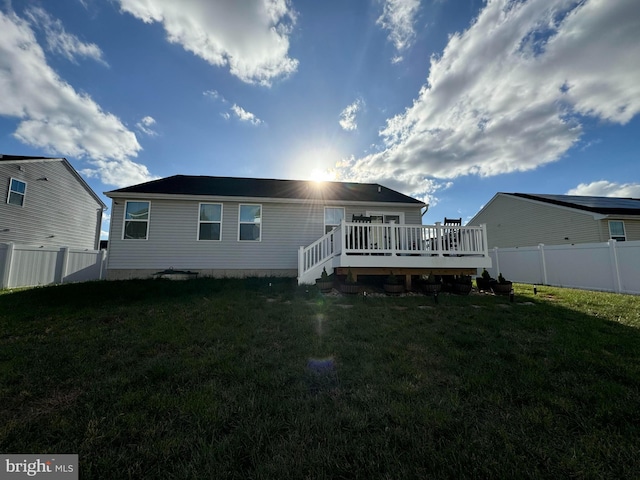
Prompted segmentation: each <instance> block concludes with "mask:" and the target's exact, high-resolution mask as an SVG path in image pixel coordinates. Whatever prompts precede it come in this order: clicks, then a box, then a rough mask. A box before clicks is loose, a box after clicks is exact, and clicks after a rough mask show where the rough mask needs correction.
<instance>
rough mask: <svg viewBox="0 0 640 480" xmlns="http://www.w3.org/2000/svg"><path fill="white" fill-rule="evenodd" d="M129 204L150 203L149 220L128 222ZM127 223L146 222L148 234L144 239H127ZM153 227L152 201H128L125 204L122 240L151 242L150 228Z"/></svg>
mask: <svg viewBox="0 0 640 480" xmlns="http://www.w3.org/2000/svg"><path fill="white" fill-rule="evenodd" d="M129 203H148V204H149V208H148V209H147V218H146V219H145V220H136V219H128V220H127V205H128V204H129ZM127 222H145V223H146V224H147V234H146V236H145V237H144V238H126V237H125V232H126V226H127ZM150 226H151V201H150V200H126V201H125V202H124V211H123V212H122V240H127V241H133V242H135V241H141V240H143V241H146V240H149V228H150Z"/></svg>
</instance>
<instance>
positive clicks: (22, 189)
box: [7, 178, 27, 207]
mask: <svg viewBox="0 0 640 480" xmlns="http://www.w3.org/2000/svg"><path fill="white" fill-rule="evenodd" d="M26 191H27V184H26V183H25V182H23V181H22V180H16V179H15V178H12V179H11V180H10V182H9V195H7V203H10V204H11V205H18V206H20V207H21V206H22V205H24V196H25V194H26Z"/></svg>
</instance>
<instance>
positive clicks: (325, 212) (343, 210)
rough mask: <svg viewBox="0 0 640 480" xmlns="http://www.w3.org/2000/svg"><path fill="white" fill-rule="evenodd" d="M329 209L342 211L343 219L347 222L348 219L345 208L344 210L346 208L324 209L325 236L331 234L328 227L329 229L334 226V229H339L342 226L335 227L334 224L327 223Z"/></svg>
mask: <svg viewBox="0 0 640 480" xmlns="http://www.w3.org/2000/svg"><path fill="white" fill-rule="evenodd" d="M329 208H331V209H333V210H342V218H343V219H344V220H346V219H347V217H346V215H347V212H346V211H345V208H344V207H327V206H325V207H324V212H323V214H324V217H323V219H322V221H323V223H324V229H323V232H324V233H323V235H326V234H327V233H329V232H327V227H328V226H333V227H334V228H336V227H339V226H340V224H337V225H334V224H333V223H327V209H329Z"/></svg>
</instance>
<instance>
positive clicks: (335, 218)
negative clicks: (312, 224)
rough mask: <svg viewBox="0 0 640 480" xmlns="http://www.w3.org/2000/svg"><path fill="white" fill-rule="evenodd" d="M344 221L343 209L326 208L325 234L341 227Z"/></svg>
mask: <svg viewBox="0 0 640 480" xmlns="http://www.w3.org/2000/svg"><path fill="white" fill-rule="evenodd" d="M343 219H344V208H343V207H324V233H329V232H330V231H331V230H333V229H334V228H336V227H339V226H340V224H341V223H342V220H343Z"/></svg>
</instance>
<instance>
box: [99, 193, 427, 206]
mask: <svg viewBox="0 0 640 480" xmlns="http://www.w3.org/2000/svg"><path fill="white" fill-rule="evenodd" d="M104 194H105V195H106V196H107V197H109V198H111V199H115V198H127V199H135V198H140V199H145V200H196V201H199V202H205V203H207V202H209V203H216V202H234V203H235V202H238V203H242V204H251V203H255V204H261V203H294V204H295V203H302V204H305V205H309V203H312V204H314V203H315V204H320V205H327V206H333V205H335V206H338V207H344V206H345V205H359V206H362V207H365V208H390V207H391V208H423V207H425V206H426V205H427V204H425V203H396V202H375V201H372V202H368V201H366V200H363V201H355V200H327V199H321V198H318V199H304V198H277V197H240V196H238V197H234V196H229V195H227V196H225V195H188V194H174V193H136V192H104Z"/></svg>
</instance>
